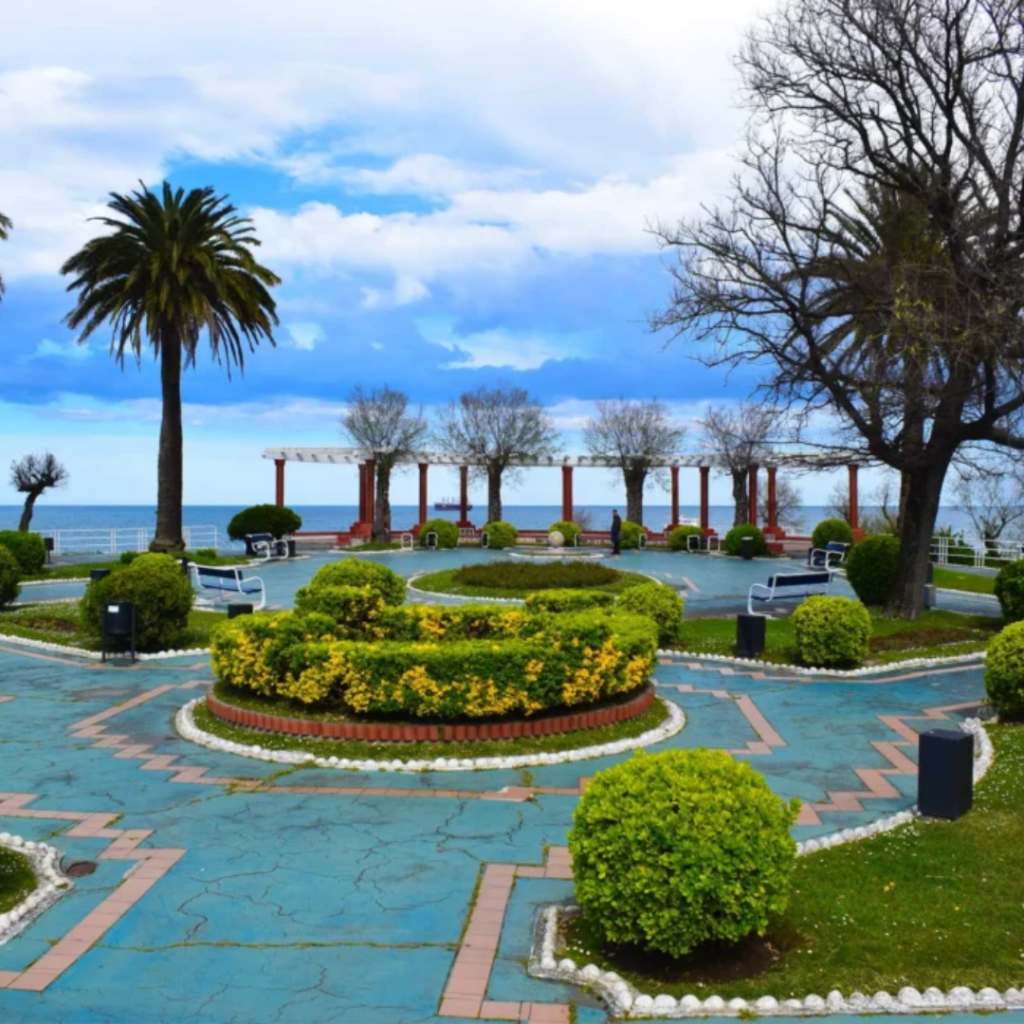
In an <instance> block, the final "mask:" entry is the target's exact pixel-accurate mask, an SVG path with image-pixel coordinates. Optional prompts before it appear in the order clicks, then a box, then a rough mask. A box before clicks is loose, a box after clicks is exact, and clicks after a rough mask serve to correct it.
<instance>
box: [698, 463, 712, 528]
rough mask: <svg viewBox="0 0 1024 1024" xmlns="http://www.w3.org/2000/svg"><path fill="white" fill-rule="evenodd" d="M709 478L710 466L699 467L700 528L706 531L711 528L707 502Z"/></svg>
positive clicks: (709, 510)
mask: <svg viewBox="0 0 1024 1024" xmlns="http://www.w3.org/2000/svg"><path fill="white" fill-rule="evenodd" d="M710 479H711V467H710V466H701V467H700V528H701V529H702V530H703V531H704V532H705V533H707V532H708V531H709V530H710V529H711V509H710V507H709V504H708V500H709V499H708V482H709V480H710Z"/></svg>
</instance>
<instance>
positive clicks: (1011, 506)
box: [953, 458, 1024, 545]
mask: <svg viewBox="0 0 1024 1024" xmlns="http://www.w3.org/2000/svg"><path fill="white" fill-rule="evenodd" d="M953 495H954V497H955V499H956V503H957V505H959V506H960V508H961V509H962V510H963V511H964V512H965V513H967V516H968V517H969V518H970V520H971V523H972V525H973V526H974V529H975V531H976V532H977V535H978V537H980V538H981V539H982V540H983V541H985V542H986V545H994V543H995V542H996V541H998V540H1000V539H1003V535H1004V534H1005V533H1006V531H1007V530H1009V529H1010V528H1011V527H1014V526H1017V525H1019V524H1020V523H1022V522H1024V479H1022V474H1021V470H1020V466H1018V465H1015V464H1014V463H1011V462H1006V461H1005V460H1004V461H1002V462H996V461H995V460H992V459H984V458H979V459H975V460H972V462H971V464H958V465H957V467H956V475H955V482H954V485H953Z"/></svg>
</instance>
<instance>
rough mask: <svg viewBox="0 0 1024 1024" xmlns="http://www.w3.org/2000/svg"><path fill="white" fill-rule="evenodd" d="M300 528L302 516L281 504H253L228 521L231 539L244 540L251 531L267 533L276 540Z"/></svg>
mask: <svg viewBox="0 0 1024 1024" xmlns="http://www.w3.org/2000/svg"><path fill="white" fill-rule="evenodd" d="M301 529H302V516H300V515H299V514H298V513H296V512H293V511H292V510H291V509H290V508H285V507H284V506H283V505H253V506H251V507H250V508H246V509H243V510H242V511H241V512H239V513H238V514H237V515H235V516H234V517H233V518H232V520H231V522H230V523H228V536H229V537H230V538H231V539H232V540H245V538H246V537H247V536H248V535H250V534H253V533H269V534H272V535H273V536H274V537H275V538H276V539H277V540H280V539H281V538H282V537H287V536H289V535H290V534H293V533H295V531H296V530H301Z"/></svg>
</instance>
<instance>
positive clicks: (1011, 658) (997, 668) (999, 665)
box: [985, 622, 1024, 722]
mask: <svg viewBox="0 0 1024 1024" xmlns="http://www.w3.org/2000/svg"><path fill="white" fill-rule="evenodd" d="M985 691H986V692H987V693H988V699H989V700H990V701H991V702H992V707H993V708H995V710H996V713H997V714H998V715H999V717H1000V719H1002V720H1003V721H1007V722H1013V721H1018V722H1019V721H1022V720H1024V622H1014V623H1012V624H1011V625H1009V626H1007V627H1006V628H1005V629H1004V630H1003V631H1002V632H1001V633H999V634H998V635H997V636H996V637H994V638H993V640H992V642H991V643H990V644H989V645H988V651H987V652H986V654H985Z"/></svg>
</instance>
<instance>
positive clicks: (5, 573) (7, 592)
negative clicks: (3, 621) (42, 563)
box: [0, 544, 21, 608]
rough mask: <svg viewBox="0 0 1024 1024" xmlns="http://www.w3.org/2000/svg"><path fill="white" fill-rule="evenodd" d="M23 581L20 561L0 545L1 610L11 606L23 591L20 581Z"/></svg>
mask: <svg viewBox="0 0 1024 1024" xmlns="http://www.w3.org/2000/svg"><path fill="white" fill-rule="evenodd" d="M20 579H21V568H20V567H19V565H18V560H17V559H16V558H15V557H14V555H12V554H11V552H10V551H8V550H7V548H5V547H4V546H3V545H2V544H0V608H3V607H4V606H5V605H8V604H10V603H11V602H12V601H13V600H14V599H15V598H16V597H17V596H18V594H19V592H20V591H21V587H19V586H18V581H19V580H20Z"/></svg>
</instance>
